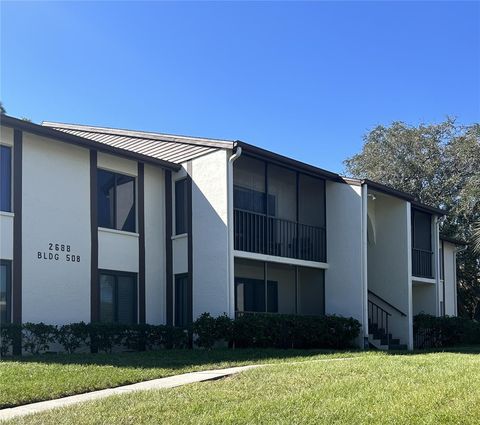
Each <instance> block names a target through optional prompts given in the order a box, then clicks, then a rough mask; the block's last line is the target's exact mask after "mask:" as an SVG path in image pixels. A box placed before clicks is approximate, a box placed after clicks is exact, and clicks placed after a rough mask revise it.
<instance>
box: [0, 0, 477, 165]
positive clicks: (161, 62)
mask: <svg viewBox="0 0 480 425" xmlns="http://www.w3.org/2000/svg"><path fill="white" fill-rule="evenodd" d="M0 13H1V16H0V24H1V28H0V47H1V52H0V99H1V101H2V102H3V105H4V107H5V108H6V110H7V113H8V114H9V115H12V116H16V117H27V118H29V119H31V120H32V121H34V122H37V123H41V122H42V121H43V120H46V121H59V122H68V123H78V124H88V125H98V126H107V127H118V128H127V129H135V130H144V131H157V132H161V133H172V134H182V135H192V136H203V137H211V138H220V139H222V138H223V139H229V140H242V141H245V142H247V143H251V144H255V145H257V146H260V147H263V148H265V149H269V150H272V151H274V152H277V153H280V154H283V155H286V156H290V157H292V158H295V159H298V160H300V161H304V162H307V163H309V164H312V165H316V166H319V167H322V168H325V169H328V170H331V171H334V172H343V171H344V167H343V164H342V161H343V160H344V159H346V158H348V157H350V156H352V155H354V154H355V153H358V152H359V151H360V150H361V147H362V144H363V137H364V135H365V134H366V133H367V132H368V131H369V130H371V129H373V128H374V127H375V126H377V125H380V124H382V125H389V124H390V123H392V122H393V121H404V122H406V123H408V124H411V125H416V124H418V123H421V122H424V123H435V122H440V121H442V120H444V119H445V118H446V117H447V116H454V117H457V120H458V122H459V123H462V124H471V123H473V122H479V121H480V2H458V1H456V2H418V3H417V2H411V1H406V2H390V1H383V2H359V1H357V2H196V3H189V2H153V1H151V2H133V1H132V2H113V1H104V2H92V1H88V2H87V1H85V2H68V1H64V2H8V1H7V2H6V1H2V2H1V5H0Z"/></svg>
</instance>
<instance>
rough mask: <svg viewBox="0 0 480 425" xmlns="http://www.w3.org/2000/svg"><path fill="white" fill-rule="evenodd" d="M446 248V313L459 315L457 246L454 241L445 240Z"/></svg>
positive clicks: (444, 245)
mask: <svg viewBox="0 0 480 425" xmlns="http://www.w3.org/2000/svg"><path fill="white" fill-rule="evenodd" d="M443 247H444V249H445V253H444V261H445V266H444V267H445V274H444V284H445V314H446V315H447V316H456V315H457V276H456V270H455V268H456V261H455V255H456V254H455V249H456V246H455V245H454V244H452V243H449V242H446V241H444V242H443Z"/></svg>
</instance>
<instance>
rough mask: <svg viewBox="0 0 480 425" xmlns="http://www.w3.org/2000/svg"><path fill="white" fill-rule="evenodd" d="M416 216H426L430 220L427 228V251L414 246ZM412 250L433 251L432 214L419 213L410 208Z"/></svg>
mask: <svg viewBox="0 0 480 425" xmlns="http://www.w3.org/2000/svg"><path fill="white" fill-rule="evenodd" d="M416 214H423V215H425V216H428V217H429V219H430V226H429V235H430V238H429V241H428V242H429V248H428V249H425V248H418V246H417V245H416V242H417V241H416V237H415V236H416V235H417V230H416V226H415V215H416ZM411 215H412V224H411V226H412V248H414V249H421V250H426V251H430V252H432V251H433V246H432V237H433V229H432V214H430V213H427V212H424V211H419V210H416V209H414V208H412V214H411Z"/></svg>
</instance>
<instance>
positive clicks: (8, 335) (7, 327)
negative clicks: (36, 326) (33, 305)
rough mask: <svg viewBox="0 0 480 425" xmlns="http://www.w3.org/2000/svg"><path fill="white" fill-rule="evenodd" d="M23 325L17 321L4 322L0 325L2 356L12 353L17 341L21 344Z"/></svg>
mask: <svg viewBox="0 0 480 425" xmlns="http://www.w3.org/2000/svg"><path fill="white" fill-rule="evenodd" d="M21 341H22V326H21V325H19V324H17V323H2V326H0V357H5V356H7V355H8V354H10V353H11V351H12V349H13V347H14V345H15V343H18V345H19V346H20V345H21Z"/></svg>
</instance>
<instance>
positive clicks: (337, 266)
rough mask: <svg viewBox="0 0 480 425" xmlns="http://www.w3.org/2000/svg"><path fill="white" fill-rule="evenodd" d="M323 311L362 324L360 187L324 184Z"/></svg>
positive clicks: (332, 183) (328, 182)
mask: <svg viewBox="0 0 480 425" xmlns="http://www.w3.org/2000/svg"><path fill="white" fill-rule="evenodd" d="M326 206H327V263H328V265H329V268H328V270H325V312H326V313H327V314H337V315H341V316H345V317H353V318H355V319H357V320H359V321H360V323H363V299H364V298H363V290H362V198H361V187H359V186H350V185H347V184H342V183H334V182H330V181H327V183H326Z"/></svg>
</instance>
